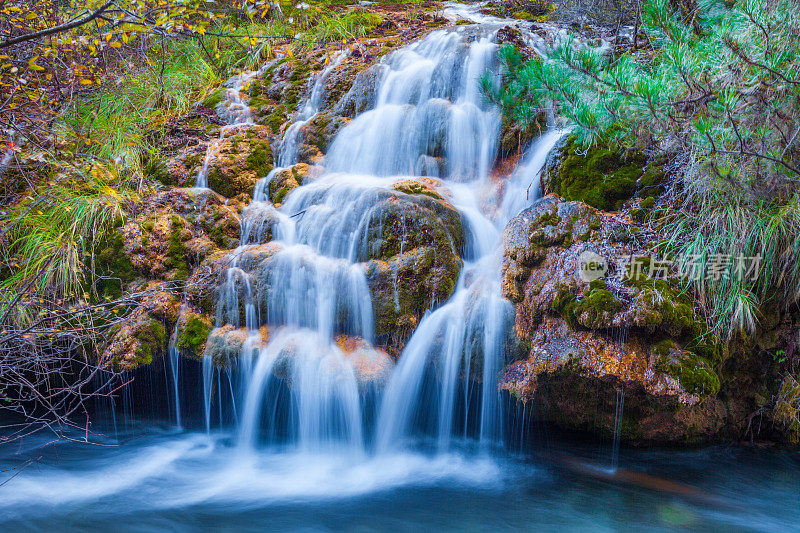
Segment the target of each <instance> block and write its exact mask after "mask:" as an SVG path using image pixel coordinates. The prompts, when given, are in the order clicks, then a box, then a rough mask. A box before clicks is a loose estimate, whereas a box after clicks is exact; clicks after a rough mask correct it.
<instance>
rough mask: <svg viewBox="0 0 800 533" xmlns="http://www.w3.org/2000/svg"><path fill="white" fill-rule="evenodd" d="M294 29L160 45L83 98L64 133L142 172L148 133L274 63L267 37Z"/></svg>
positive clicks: (223, 25)
mask: <svg viewBox="0 0 800 533" xmlns="http://www.w3.org/2000/svg"><path fill="white" fill-rule="evenodd" d="M289 29H290V28H285V26H284V24H282V23H279V22H276V21H266V22H259V21H250V20H243V21H242V20H238V21H237V20H233V21H231V20H224V21H217V22H216V23H215V24H214V25H212V26H211V27H210V28H209V29H208V33H209V34H208V35H206V36H204V37H201V36H193V37H186V38H173V39H166V40H161V41H156V40H153V41H152V42H150V43H147V54H146V56H145V57H132V58H130V60H129V63H128V65H127V72H126V73H125V75H124V76H122V77H120V78H118V79H117V81H116V82H114V83H107V84H105V85H104V86H102V87H100V88H98V90H97V91H95V92H91V93H87V94H84V95H82V96H80V97H79V98H77V99H76V100H75V101H74V102H73V103H72V105H70V106H69V108H68V109H67V110H66V113H65V114H64V118H63V121H62V122H61V124H60V125H58V126H60V132H59V133H60V134H61V135H63V136H65V137H67V138H70V137H72V138H76V137H77V140H78V142H79V144H80V143H81V142H83V143H84V144H83V145H81V150H85V151H88V152H90V153H91V154H93V155H95V156H97V157H101V158H106V159H112V158H118V157H120V156H125V158H126V162H127V164H129V165H130V166H132V167H133V169H134V171H138V170H140V169H139V168H138V164H139V161H140V159H141V157H140V156H141V154H142V153H143V152H144V151H152V149H153V147H152V146H148V144H147V139H146V136H147V132H148V131H152V130H153V129H156V128H158V127H159V126H161V125H162V124H164V123H165V122H167V121H168V120H169V119H171V118H172V117H175V116H179V115H181V114H184V113H186V112H187V111H188V110H189V109H190V108H191V107H192V106H193V105H194V104H195V103H196V102H198V101H200V100H202V98H203V97H204V96H206V95H207V93H208V92H209V91H210V88H211V87H212V86H214V85H216V84H218V83H219V82H220V81H222V80H224V79H226V78H227V77H229V76H231V75H233V74H236V73H239V72H241V71H243V70H247V69H250V68H255V67H257V66H258V65H260V64H261V63H262V62H263V61H265V60H267V59H270V58H271V57H272V54H273V52H272V45H271V41H270V40H269V39H263V38H262V37H264V36H273V35H282V34H283V32H284V31H286V30H289ZM87 141H88V144H86V143H87Z"/></svg>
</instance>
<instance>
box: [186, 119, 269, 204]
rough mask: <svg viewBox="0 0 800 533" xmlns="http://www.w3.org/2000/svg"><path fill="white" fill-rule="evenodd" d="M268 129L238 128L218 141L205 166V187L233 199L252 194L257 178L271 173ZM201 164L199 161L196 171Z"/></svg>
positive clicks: (260, 127) (261, 127)
mask: <svg viewBox="0 0 800 533" xmlns="http://www.w3.org/2000/svg"><path fill="white" fill-rule="evenodd" d="M271 135H272V132H271V130H269V129H268V128H267V127H265V126H256V125H253V126H250V127H241V128H238V129H237V130H236V131H232V132H231V133H229V134H228V135H227V136H226V137H225V138H223V139H220V140H218V141H214V142H215V143H217V153H216V155H215V157H214V159H213V160H212V161H211V163H210V164H209V167H208V174H207V179H208V186H209V188H211V189H212V190H213V191H215V192H217V193H219V194H221V195H222V196H225V197H226V198H234V197H236V196H238V195H240V194H247V195H251V194H252V193H253V189H254V188H255V185H256V183H257V182H258V180H259V179H261V178H263V177H265V176H266V175H267V174H269V172H270V171H271V170H272V162H273V157H272V147H271V146H270V137H271ZM201 165H202V161H198V164H197V169H199V167H200V166H201Z"/></svg>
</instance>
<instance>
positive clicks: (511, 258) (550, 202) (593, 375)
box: [501, 195, 720, 440]
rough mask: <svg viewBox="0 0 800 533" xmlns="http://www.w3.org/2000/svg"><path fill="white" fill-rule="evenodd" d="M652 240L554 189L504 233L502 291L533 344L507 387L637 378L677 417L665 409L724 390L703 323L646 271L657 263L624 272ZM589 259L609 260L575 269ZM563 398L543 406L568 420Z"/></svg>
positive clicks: (511, 370) (517, 391) (509, 374)
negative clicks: (598, 268) (591, 268)
mask: <svg viewBox="0 0 800 533" xmlns="http://www.w3.org/2000/svg"><path fill="white" fill-rule="evenodd" d="M619 234H625V235H627V236H628V237H629V238H626V239H619V238H618V236H619ZM652 239H653V236H652V235H649V234H648V232H647V230H645V229H643V228H641V227H639V226H637V225H636V224H634V223H632V222H630V220H629V219H626V218H624V217H622V216H618V215H609V214H605V213H602V212H600V211H598V210H596V209H594V208H592V207H590V206H588V205H586V204H584V203H582V202H566V201H563V200H561V199H560V198H559V197H557V196H554V195H550V196H546V197H544V198H542V199H541V200H539V201H537V202H536V203H535V204H534V205H533V206H532V207H530V208H529V209H527V210H526V211H524V212H523V213H521V214H520V215H519V216H517V217H516V218H515V219H513V220H512V221H511V222H510V223H509V225H508V226H507V228H506V230H505V232H504V234H503V244H504V261H503V266H502V274H503V292H504V295H505V296H506V297H507V298H508V299H510V300H511V301H512V302H514V303H515V306H516V324H515V329H516V333H517V335H518V337H519V338H520V339H521V341H522V342H523V343H524V344H525V345H526V346H528V349H527V356H526V358H525V359H524V360H521V361H518V362H517V363H514V364H512V365H511V366H510V367H508V368H507V370H506V373H505V376H504V379H503V381H502V385H501V386H502V388H504V389H506V390H509V391H510V392H511V393H512V394H514V395H515V396H517V397H518V398H520V399H522V400H525V401H528V400H531V399H533V398H535V397H536V394H534V392H535V391H537V394H538V393H539V392H538V391H539V384H540V383H541V382H542V381H543V380H544V381H546V382H548V383H550V384H552V383H555V381H554V380H556V379H557V380H561V381H564V380H567V381H574V380H584V381H587V380H588V381H593V382H597V383H601V382H602V383H617V384H618V385H621V384H625V387H626V388H627V387H628V385H635V387H633V388H634V390H636V391H638V393H641V394H643V395H646V396H649V397H652V398H653V401H654V402H662V404H663V406H665V407H664V408H665V409H667V410H668V411H669V412H670V413H673V414H674V411H675V410H676V409H677V407H669V408H667V407H666V406H668V405H673V404H674V405H675V406H692V405H696V404H698V403H699V402H700V401H701V400H702V399H704V398H709V397H713V396H714V395H715V394H716V393H717V392H718V391H719V388H720V382H719V378H718V377H717V375H716V373H715V372H714V371H713V369H712V366H713V365H712V361H713V358H714V350H713V346H710V345H706V344H704V343H703V342H702V341H701V340H698V339H699V338H700V337H701V336H702V334H703V333H705V331H706V329H705V328H706V326H705V324H704V322H703V321H702V320H700V319H698V318H697V316H696V315H695V313H694V308H693V306H692V302H691V301H690V300H689V299H688V297H687V296H685V295H683V294H682V293H681V291H680V290H678V289H677V288H676V287H675V286H674V285H672V284H671V283H670V282H669V281H667V280H664V279H654V278H652V277H650V275H651V274H654V272H655V270H654V269H655V267H656V265H654V264H651V260H649V259H643V260H642V261H643V263H642V266H641V272H640V275H638V276H635V277H626V276H623V275H622V272H624V271H625V264H624V262H625V259H624V258H626V257H628V258H629V257H630V256H631V255H636V254H644V253H646V251H647V250H648V249H652V248H651V247H652V244H653V243H652ZM620 240H621V241H622V242H620ZM587 254H595V255H590V256H587ZM586 257H599V258H604V259H605V260H606V265H605V270H604V271H603V272H604V274H600V273H598V274H596V275H592V274H587V272H586V271H585V270H584V271H581V270H579V269H580V268H581V265H583V264H585V260H586ZM597 380H599V381H597ZM562 400H563V402H558V401H554V402H551V403H549V404H547V406H548V408H549V409H552V410H553V411H552V412H551V413H549V414H548V416H552V418H553V419H556V420H559V421H561V422H563V423H565V424H567V425H570V424H568V423H567V422H568V421H569V420H570V417H569V416H566V414H565V412H563V411H558V410H559V409H567V407H568V406H567V403H566V402H567V398H566V397H563V398H562ZM543 401H545V400H543ZM574 401H581V400H580V399H579V398H578V399H576V400H574ZM569 408H570V409H572V406H569ZM562 415H563V416H562ZM673 422H674V421H673ZM575 423H576V424H575V425H576V426H579V425H581V424H582V423H583V421H581V420H580V419H576V420H575ZM631 423H633V422H631ZM642 423H644V422H642ZM671 424H672V425H671V426H670V427H672V428H678V427H681V426H680V424H678V423H677V422H674V423H671ZM639 429H640V430H641V431H644V429H643V428H639ZM683 429H686V428H685V427H683ZM637 431H638V430H637ZM681 435H682V434H678V433H675V434H672V435H671V440H676V439H677V440H680V439H681V438H682V436H681Z"/></svg>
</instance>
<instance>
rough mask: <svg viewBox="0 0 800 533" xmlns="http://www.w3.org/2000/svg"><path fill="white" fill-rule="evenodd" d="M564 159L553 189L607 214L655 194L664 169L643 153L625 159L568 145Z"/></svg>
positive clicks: (604, 151) (556, 174) (575, 144)
mask: <svg viewBox="0 0 800 533" xmlns="http://www.w3.org/2000/svg"><path fill="white" fill-rule="evenodd" d="M565 154H566V156H565V157H564V160H563V162H562V164H561V167H560V169H559V170H558V172H556V173H554V174H555V175H554V176H553V177H552V179H551V187H552V189H553V190H554V191H555V192H557V193H558V194H560V195H561V196H563V197H564V198H565V199H567V200H580V201H583V202H586V203H587V204H589V205H591V206H593V207H596V208H598V209H601V210H604V211H616V210H619V209H621V208H622V204H623V203H624V202H625V201H626V200H628V199H629V198H631V197H632V196H634V195H635V194H637V192H638V193H639V194H640V195H644V194H646V195H652V194H653V191H654V190H656V189H657V188H658V185H659V184H660V183H661V181H663V170H662V168H661V167H660V166H658V165H656V164H653V163H651V164H650V165H648V162H647V158H646V157H645V156H644V155H643V154H641V153H636V152H634V153H631V154H628V155H627V156H623V155H622V154H620V153H619V152H617V151H614V150H610V149H607V148H590V149H589V150H588V151H585V150H583V149H582V148H581V147H580V146H579V145H578V144H577V143H576V142H575V140H574V139H573V140H571V141H570V142H569V143H567V146H566V148H565Z"/></svg>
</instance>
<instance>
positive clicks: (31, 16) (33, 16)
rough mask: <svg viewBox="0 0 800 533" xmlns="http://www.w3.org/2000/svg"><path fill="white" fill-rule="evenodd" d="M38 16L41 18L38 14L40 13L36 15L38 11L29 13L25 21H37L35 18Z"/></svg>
mask: <svg viewBox="0 0 800 533" xmlns="http://www.w3.org/2000/svg"><path fill="white" fill-rule="evenodd" d="M38 16H39V14H38V13H36V11H31V12H30V13H28V14H27V15H25V20H33V19H35V18H36V17H38Z"/></svg>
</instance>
